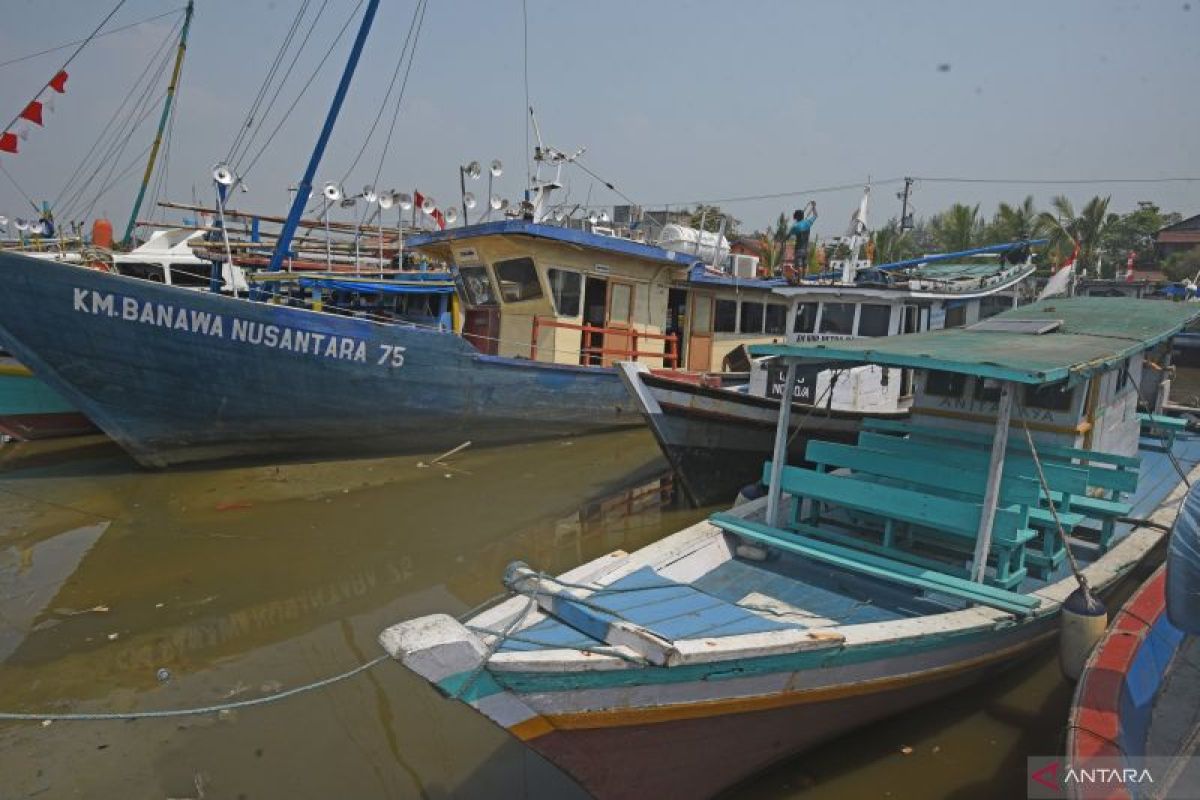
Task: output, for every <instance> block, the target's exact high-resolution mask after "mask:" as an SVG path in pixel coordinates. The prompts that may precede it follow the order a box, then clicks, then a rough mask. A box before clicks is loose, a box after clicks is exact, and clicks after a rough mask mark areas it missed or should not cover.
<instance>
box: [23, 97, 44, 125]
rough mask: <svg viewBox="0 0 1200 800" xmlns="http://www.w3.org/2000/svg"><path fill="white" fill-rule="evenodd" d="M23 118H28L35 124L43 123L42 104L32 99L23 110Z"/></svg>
mask: <svg viewBox="0 0 1200 800" xmlns="http://www.w3.org/2000/svg"><path fill="white" fill-rule="evenodd" d="M21 119H27V120H29V121H30V122H32V123H33V124H34V125H41V124H42V104H41V103H39V102H38V101H37V100H31V101H30V103H29V105H27V106H25V110H24V111H22V112H21Z"/></svg>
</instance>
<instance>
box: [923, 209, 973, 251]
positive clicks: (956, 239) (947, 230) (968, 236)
mask: <svg viewBox="0 0 1200 800" xmlns="http://www.w3.org/2000/svg"><path fill="white" fill-rule="evenodd" d="M929 224H930V227H931V229H932V232H933V239H934V242H935V243H936V244H937V247H938V249H940V250H969V249H971V247H973V246H974V245H975V244H976V243H977V242H978V241H979V237H980V234H981V233H983V225H982V222H981V221H980V219H979V204H978V203H976V204H975V205H974V206H968V205H964V204H962V203H955V204H954V205H952V206H950V208H949V209H947V210H946V211H943V212H942V213H940V214H937V215H935V216H934V217H933V219H932V220H930V222H929Z"/></svg>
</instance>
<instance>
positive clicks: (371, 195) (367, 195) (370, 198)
mask: <svg viewBox="0 0 1200 800" xmlns="http://www.w3.org/2000/svg"><path fill="white" fill-rule="evenodd" d="M362 198H363V200H366V201H367V202H368V203H374V202H375V201H376V200H378V199H379V194H378V193H376V191H375V187H374V186H372V185H371V184H369V183H368V184H367V185H366V186H364V187H363V192H362Z"/></svg>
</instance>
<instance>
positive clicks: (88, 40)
mask: <svg viewBox="0 0 1200 800" xmlns="http://www.w3.org/2000/svg"><path fill="white" fill-rule="evenodd" d="M123 5H125V0H117V4H116V5H115V6H113V10H112V11H110V12H108V16H106V17H105V18H104V19H102V20H100V24H99V25H97V26H96V29H95V30H94V31H92V32H91V33H90V34H89V35H88V37H87V38H86V39H84V40H83V41H82V42H80V43H79V46H78V47H76V48H75V52H73V53H71V56H70V58H68V59H67V60H66V61H64V62H63V65H62V66H61V67H59V68H58V71H59V72H62V71H63V70H64V69H66V68H67V66H68V65H70V63H71V62H72V61H74V60H75V57H76V56H78V55H79V54H80V52H82V51H83V48H85V47H87V46H88V45H89V44H90V43H91V41H92V39H95V38H96V34H98V33H100V29H101V28H103V27H104V26H105V25H107V24H108V21H109V20H110V19H112V18H113V14H116V13H117V12H118V11H120V10H121V6H123ZM53 80H54V76H53V75H51V76H50V80H48V81H46V82H45V83H43V84H42V85H41V88H39V89H38V90H37V91H36V92H34V93H33V96H34V97H37V96H38V95H39V94H41V93H42V92H43V91H44V90H45V88H46V87H47V86H49V85H50V81H53ZM20 118H21V114H20V113H18V114H17V116H15V117H13V120H12V122H10V123H8V124H7V125H5V126H4V128H3V129H4V130H8V129H9V128H11V127H12V126H13V125H14V124H16V122H17V120H19V119H20Z"/></svg>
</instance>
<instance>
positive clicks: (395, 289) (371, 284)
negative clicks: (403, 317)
mask: <svg viewBox="0 0 1200 800" xmlns="http://www.w3.org/2000/svg"><path fill="white" fill-rule="evenodd" d="M300 285H301V286H319V287H321V288H322V289H340V290H342V291H346V292H363V293H371V294H453V293H454V282H453V281H416V282H415V283H409V282H405V281H354V280H342V279H334V278H301V279H300Z"/></svg>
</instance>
